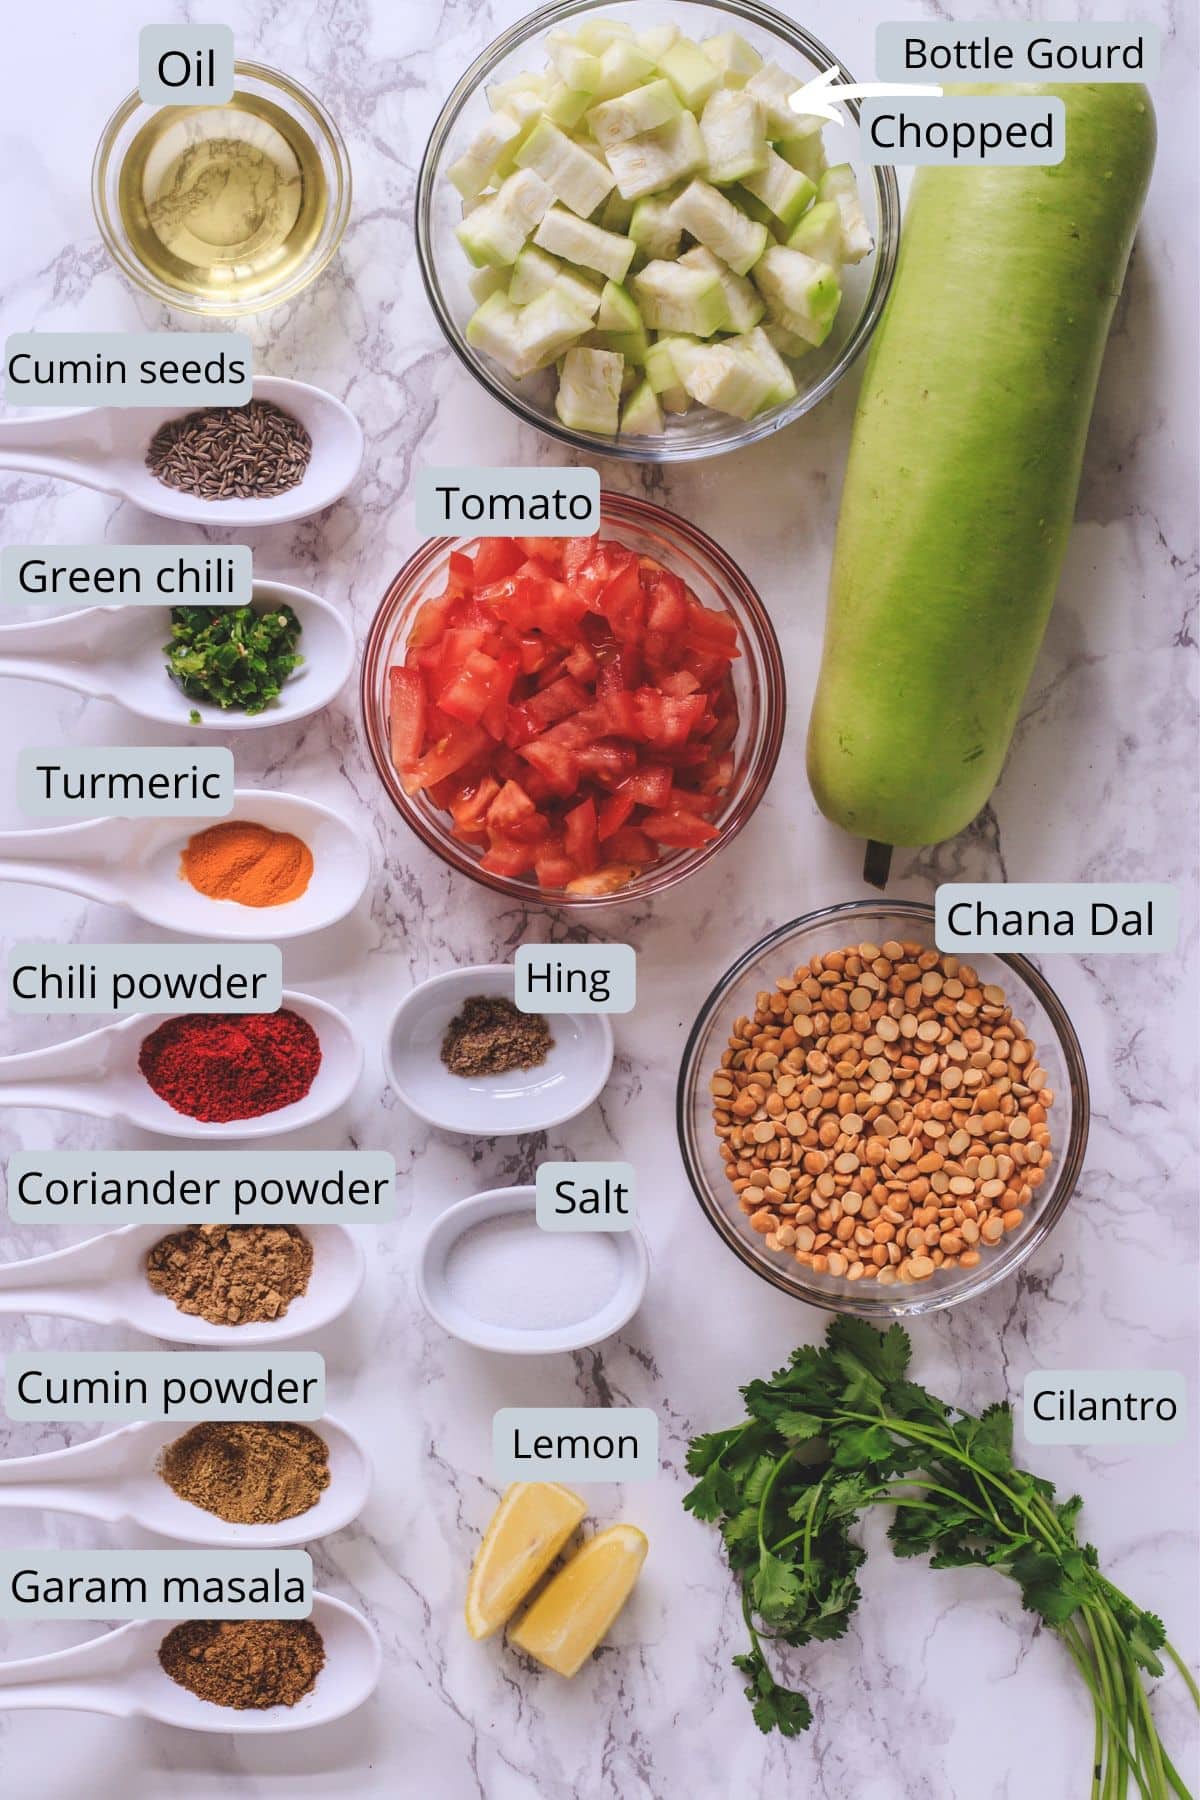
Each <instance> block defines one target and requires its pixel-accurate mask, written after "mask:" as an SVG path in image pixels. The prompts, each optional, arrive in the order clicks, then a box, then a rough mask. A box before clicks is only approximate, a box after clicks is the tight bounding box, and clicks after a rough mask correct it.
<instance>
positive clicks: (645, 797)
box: [621, 763, 671, 806]
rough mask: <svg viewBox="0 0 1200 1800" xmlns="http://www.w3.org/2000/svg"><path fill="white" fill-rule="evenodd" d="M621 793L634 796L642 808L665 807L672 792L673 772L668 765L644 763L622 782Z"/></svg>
mask: <svg viewBox="0 0 1200 1800" xmlns="http://www.w3.org/2000/svg"><path fill="white" fill-rule="evenodd" d="M621 791H622V793H626V794H632V795H633V798H634V800H635V801H636V802H637V803H638V804H639V805H640V806H665V805H666V804H667V795H668V794H669V793H670V792H671V771H670V769H669V768H668V767H667V765H666V763H643V764H642V766H641V768H640V769H638V770H637V771H636V773H635V774H633V775H631V776H630V777H629V779H628V780H627V781H625V782H622V784H621Z"/></svg>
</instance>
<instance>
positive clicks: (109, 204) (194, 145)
mask: <svg viewBox="0 0 1200 1800" xmlns="http://www.w3.org/2000/svg"><path fill="white" fill-rule="evenodd" d="M92 204H93V206H94V208H95V212H96V222H97V224H98V225H99V227H100V235H101V236H102V237H103V239H104V242H105V244H106V245H107V247H108V250H109V253H110V255H111V256H112V258H113V260H114V262H115V263H116V264H117V267H118V268H119V269H120V270H121V271H122V273H123V274H124V275H126V276H127V277H128V279H129V280H130V281H132V282H133V283H134V285H135V286H136V287H139V288H141V289H142V291H143V292H144V293H147V294H150V295H152V296H153V297H154V299H156V300H161V301H163V302H165V304H166V305H168V306H172V307H176V308H178V309H179V310H180V311H182V312H191V313H203V314H207V315H209V316H211V317H216V318H231V317H235V316H237V315H238V314H242V313H252V312H261V311H263V310H265V309H266V308H267V307H269V306H278V305H279V304H280V302H281V301H284V300H289V299H291V297H292V296H293V295H294V294H298V293H299V292H300V290H301V288H304V287H307V286H308V283H309V282H310V281H314V280H315V279H316V277H317V276H318V275H319V274H320V273H321V270H322V269H323V268H325V266H326V264H327V263H328V262H329V260H330V258H331V257H332V256H333V255H334V253H335V251H336V250H337V247H338V245H339V243H340V242H341V239H342V233H343V232H344V231H345V229H346V220H347V218H348V217H349V214H350V159H349V157H348V155H347V153H346V146H345V144H344V143H343V141H342V136H341V133H340V132H339V130H338V128H337V126H336V125H335V124H334V122H333V120H332V119H331V118H330V117H329V114H328V113H327V112H326V111H325V109H324V107H323V106H322V105H321V103H320V101H319V100H317V99H315V98H314V96H313V95H312V94H310V93H308V92H307V90H306V89H304V88H302V87H301V86H300V84H299V83H298V82H295V81H292V80H291V79H290V78H289V77H288V76H286V75H281V74H280V73H279V72H278V71H277V70H275V69H267V68H264V67H263V66H262V65H261V64H260V63H247V62H239V63H235V65H234V94H233V98H232V100H230V101H229V102H228V103H227V104H226V105H223V106H217V105H203V104H202V105H194V106H148V105H147V104H146V103H145V102H144V101H143V100H142V99H141V98H140V97H139V96H138V95H137V94H130V95H129V97H128V99H126V100H124V101H122V103H121V105H120V106H119V107H118V108H117V110H116V112H115V113H114V114H113V116H112V118H111V119H110V120H109V121H108V124H107V125H106V126H105V128H104V134H103V136H102V137H101V139H100V144H99V147H98V148H97V151H96V160H95V163H94V165H93V168H92Z"/></svg>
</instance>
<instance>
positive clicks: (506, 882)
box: [362, 493, 785, 906]
mask: <svg viewBox="0 0 1200 1800" xmlns="http://www.w3.org/2000/svg"><path fill="white" fill-rule="evenodd" d="M600 516H601V528H600V530H599V532H598V533H597V534H596V535H595V536H593V537H587V538H527V537H522V538H508V537H506V538H492V537H484V538H433V539H430V540H429V541H428V542H427V543H426V544H424V545H423V546H422V547H421V549H420V550H418V551H417V553H416V554H415V555H414V556H413V557H412V558H410V560H409V561H408V562H407V563H406V564H405V566H404V568H403V569H401V571H400V573H399V574H398V575H397V576H396V578H395V580H394V581H393V582H392V584H391V586H390V587H389V588H388V590H387V593H386V594H385V595H384V597H383V600H382V602H381V604H380V607H379V610H378V612H377V613H376V616H375V619H374V622H373V624H372V626H371V629H370V632H369V634H368V637H367V643H366V649H365V653H364V657H363V672H362V701H363V716H364V720H365V724H366V731H367V741H368V744H369V746H370V750H371V755H372V758H373V760H374V763H375V766H376V768H377V770H378V771H379V775H380V779H381V780H382V782H383V785H384V787H385V789H386V790H387V793H388V795H389V797H390V798H391V800H392V802H393V804H394V805H395V806H396V808H397V810H398V811H399V812H400V813H401V814H402V816H403V817H404V819H405V820H406V821H407V822H408V824H409V825H410V826H411V827H412V829H413V830H414V831H415V832H416V833H417V835H418V836H419V837H420V838H422V839H423V840H424V842H425V843H426V844H427V845H428V846H429V848H430V849H432V850H434V851H436V852H437V854H438V855H439V856H441V857H442V858H443V859H444V860H445V861H446V862H448V863H449V864H450V865H451V866H452V867H454V868H456V869H459V870H461V871H462V872H463V873H464V874H466V875H470V876H472V877H473V878H474V879H475V880H477V881H480V882H483V883H484V885H485V886H488V887H491V888H493V889H495V890H496V891H497V892H499V893H503V894H508V895H515V896H518V897H521V898H523V899H533V898H541V899H544V900H547V901H550V902H551V903H553V904H554V905H565V906H569V905H591V906H596V905H605V904H613V903H619V902H623V901H629V900H635V899H636V900H641V899H645V898H646V897H647V896H648V895H651V894H655V893H661V892H662V891H663V890H664V889H666V888H668V887H672V886H673V885H674V884H675V883H676V882H677V881H680V880H682V879H683V877H684V876H685V875H688V874H690V873H692V871H693V870H695V869H698V868H701V867H703V866H704V865H705V864H706V863H708V862H709V861H710V860H711V859H712V858H713V857H714V856H715V855H717V854H718V853H719V851H720V850H722V849H723V848H724V846H725V845H726V844H727V843H728V842H729V841H730V839H731V838H733V837H734V836H736V834H737V832H738V831H739V830H740V829H741V827H742V826H743V825H744V824H745V823H746V820H747V819H748V818H749V817H750V815H751V813H753V811H754V809H755V807H756V806H757V805H758V802H759V801H760V800H761V798H762V796H763V794H764V793H765V791H766V788H767V785H768V783H769V781H770V779H771V776H772V774H773V772H774V769H775V763H776V761H777V759H778V756H779V747H780V743H781V741H782V736H783V724H784V711H785V690H784V673H783V659H782V657H781V655H780V651H779V644H778V641H777V639H776V636H775V632H774V628H773V627H772V625H771V621H770V619H769V617H768V616H767V612H766V609H765V607H764V606H763V603H762V601H761V600H760V599H759V597H758V595H757V593H756V592H755V590H754V588H753V587H752V586H751V584H750V582H749V581H748V580H747V578H746V576H745V575H744V574H743V573H742V571H741V570H740V569H739V568H738V566H737V564H736V563H734V562H732V561H731V559H730V558H729V557H728V556H727V555H726V554H725V552H724V551H723V550H722V549H721V548H720V547H719V546H718V545H717V544H715V543H714V542H713V541H712V539H711V538H709V537H707V536H706V535H705V533H704V532H702V531H699V530H697V528H696V527H695V526H694V525H690V524H688V523H687V522H686V521H685V520H683V519H680V518H677V517H676V516H675V515H674V514H673V513H668V512H666V511H665V510H664V509H663V508H661V507H658V506H653V505H651V504H650V503H649V502H648V501H645V500H641V499H638V498H635V497H634V496H631V495H625V494H611V493H604V494H602V496H601V503H600Z"/></svg>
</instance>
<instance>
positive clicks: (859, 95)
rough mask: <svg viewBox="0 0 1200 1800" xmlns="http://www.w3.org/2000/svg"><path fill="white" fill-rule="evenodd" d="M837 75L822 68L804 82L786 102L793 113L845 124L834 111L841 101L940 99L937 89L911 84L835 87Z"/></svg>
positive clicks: (885, 83)
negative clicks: (896, 97)
mask: <svg viewBox="0 0 1200 1800" xmlns="http://www.w3.org/2000/svg"><path fill="white" fill-rule="evenodd" d="M837 76H838V71H837V70H836V69H822V71H821V73H820V74H819V75H817V76H816V77H814V79H813V80H812V81H806V82H805V84H804V86H803V87H802V88H798V89H797V91H796V92H795V93H794V94H793V95H792V96H791V99H790V100H789V101H788V105H789V106H790V107H791V109H792V111H793V112H797V113H806V114H808V115H809V117H811V118H817V119H827V120H828V121H829V123H830V124H831V125H844V124H845V123H846V121H845V119H844V118H843V117H842V115H841V113H840V112H839V111H838V110H837V106H838V102H839V101H842V100H876V99H882V98H884V97H885V96H886V95H889V94H909V95H913V96H925V95H928V96H929V97H930V98H931V99H939V100H940V99H941V96H942V90H941V88H940V87H921V86H919V85H918V84H916V83H913V82H888V81H857V82H847V84H846V86H845V87H837V86H836V85H835V83H836V81H837Z"/></svg>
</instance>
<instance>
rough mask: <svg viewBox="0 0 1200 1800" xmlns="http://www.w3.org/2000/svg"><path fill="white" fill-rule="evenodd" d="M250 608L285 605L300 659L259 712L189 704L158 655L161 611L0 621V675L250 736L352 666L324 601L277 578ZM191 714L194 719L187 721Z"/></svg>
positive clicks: (342, 679) (343, 632) (166, 624)
mask: <svg viewBox="0 0 1200 1800" xmlns="http://www.w3.org/2000/svg"><path fill="white" fill-rule="evenodd" d="M253 605H254V607H255V610H256V611H257V612H268V611H270V610H271V608H272V607H279V606H283V605H287V606H290V607H291V608H292V611H293V612H294V613H295V615H296V617H297V618H298V619H299V621H300V639H299V643H298V644H297V650H298V652H299V654H300V655H301V656H303V658H304V661H303V662H302V663H301V664H300V666H299V668H297V669H295V670H293V672H292V674H291V675H289V676H288V678H287V680H286V681H285V682H284V684H283V686H282V688H281V689H280V691H279V694H278V696H277V697H276V698H275V699H274V700H272V701H271V703H270V704H269V705H268V706H266V707H264V709H263V711H262V712H260V713H244V712H239V711H237V710H236V709H235V708H233V707H231V708H229V710H228V711H226V710H224V709H222V708H221V707H219V706H214V705H213V704H212V703H211V702H210V701H207V700H191V699H189V698H188V696H187V695H186V694H185V693H184V692H183V690H182V689H181V688H180V687H179V686H178V685H177V683H176V682H174V681H173V680H172V679H171V676H170V675H169V674H168V672H167V659H166V655H165V654H164V651H163V646H164V644H166V643H167V641H168V639H169V638H170V635H171V608H170V607H169V606H88V607H85V608H83V610H82V611H80V612H73V613H61V614H59V615H58V617H57V618H53V619H31V620H27V621H23V622H22V623H20V624H17V625H0V675H11V676H13V677H14V678H15V679H17V680H22V681H45V682H49V683H50V684H51V685H52V686H54V687H63V688H69V689H70V691H71V692H72V693H73V694H86V695H88V696H89V697H90V698H92V699H95V700H115V701H116V703H117V705H118V706H123V707H124V708H125V710H126V712H131V713H135V714H136V715H137V717H138V718H139V719H149V720H150V721H151V722H152V723H153V724H155V725H181V726H183V727H184V728H185V729H186V730H189V731H218V732H221V733H232V732H238V731H256V730H261V729H262V727H263V726H265V725H286V724H289V723H290V722H291V721H292V720H293V719H305V718H307V717H308V715H309V714H310V713H315V712H319V711H320V709H321V707H323V706H327V705H328V704H329V702H330V701H331V700H332V699H333V697H334V695H335V694H337V693H339V692H340V691H341V689H342V688H343V687H344V686H345V685H346V681H347V679H348V677H349V674H350V671H351V669H352V668H353V666H354V635H353V633H352V632H351V630H350V627H349V625H347V623H346V621H345V620H344V619H343V618H342V616H341V614H340V613H339V612H335V610H334V608H333V607H332V606H330V605H329V603H328V601H326V600H319V599H318V598H317V596H316V595H315V594H310V593H309V592H308V591H307V589H305V588H298V587H289V586H288V585H287V584H286V583H285V582H282V581H256V582H255V583H254V588H253ZM193 712H195V713H198V714H199V718H197V719H193V718H192V716H191V715H192V713H193Z"/></svg>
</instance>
